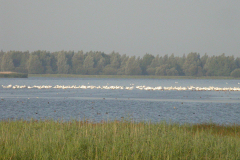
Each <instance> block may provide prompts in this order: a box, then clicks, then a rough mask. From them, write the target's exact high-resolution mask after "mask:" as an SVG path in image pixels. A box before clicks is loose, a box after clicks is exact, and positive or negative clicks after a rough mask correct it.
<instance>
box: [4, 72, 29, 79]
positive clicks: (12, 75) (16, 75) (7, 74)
mask: <svg viewBox="0 0 240 160" xmlns="http://www.w3.org/2000/svg"><path fill="white" fill-rule="evenodd" d="M0 78H28V74H27V73H16V72H0Z"/></svg>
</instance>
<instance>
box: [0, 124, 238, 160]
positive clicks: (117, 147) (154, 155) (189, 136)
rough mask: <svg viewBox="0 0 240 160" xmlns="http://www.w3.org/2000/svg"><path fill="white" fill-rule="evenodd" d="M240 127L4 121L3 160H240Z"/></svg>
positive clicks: (0, 152) (0, 132)
mask: <svg viewBox="0 0 240 160" xmlns="http://www.w3.org/2000/svg"><path fill="white" fill-rule="evenodd" d="M239 133H240V125H230V126H221V125H216V124H198V125H187V124H186V125H178V124H167V123H165V122H159V123H150V122H138V123H136V122H132V121H125V120H122V121H111V122H102V123H91V122H88V121H75V120H72V121H69V122H61V121H53V120H43V121H35V120H31V121H24V120H16V121H15V120H7V121H0V159H114V160H115V159H240V150H239V148H240V134H239Z"/></svg>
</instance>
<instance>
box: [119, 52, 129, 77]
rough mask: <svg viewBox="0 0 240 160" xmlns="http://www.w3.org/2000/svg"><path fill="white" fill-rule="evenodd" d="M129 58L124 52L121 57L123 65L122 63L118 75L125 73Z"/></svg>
mask: <svg viewBox="0 0 240 160" xmlns="http://www.w3.org/2000/svg"><path fill="white" fill-rule="evenodd" d="M128 59H129V57H128V56H126V54H124V55H123V56H122V57H121V65H120V68H119V69H118V72H117V74H118V75H125V71H126V65H127V61H128Z"/></svg>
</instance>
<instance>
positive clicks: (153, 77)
mask: <svg viewBox="0 0 240 160" xmlns="http://www.w3.org/2000/svg"><path fill="white" fill-rule="evenodd" d="M28 77H55V78H128V79H240V78H234V77H224V76H201V77H197V76H154V75H78V74H29V75H28Z"/></svg>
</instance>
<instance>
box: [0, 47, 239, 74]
mask: <svg viewBox="0 0 240 160" xmlns="http://www.w3.org/2000/svg"><path fill="white" fill-rule="evenodd" d="M0 63H1V64H0V70H1V71H12V72H21V73H29V74H81V75H159V76H233V77H240V58H239V57H237V58H234V56H225V54H222V55H219V56H208V55H207V54H204V55H203V56H200V54H199V53H196V52H191V53H189V54H187V55H185V54H184V55H183V56H182V57H180V56H174V54H171V55H170V56H168V55H167V54H166V55H164V56H159V55H157V56H154V55H152V54H148V53H146V54H145V55H144V56H143V57H142V58H141V57H136V56H127V55H126V54H123V55H120V54H119V53H117V52H114V51H113V52H112V53H110V54H105V53H104V52H100V51H90V52H86V53H84V52H83V51H78V52H74V51H58V52H48V51H42V50H38V51H34V52H31V53H30V52H29V51H26V52H22V51H8V52H3V51H1V52H0Z"/></svg>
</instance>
